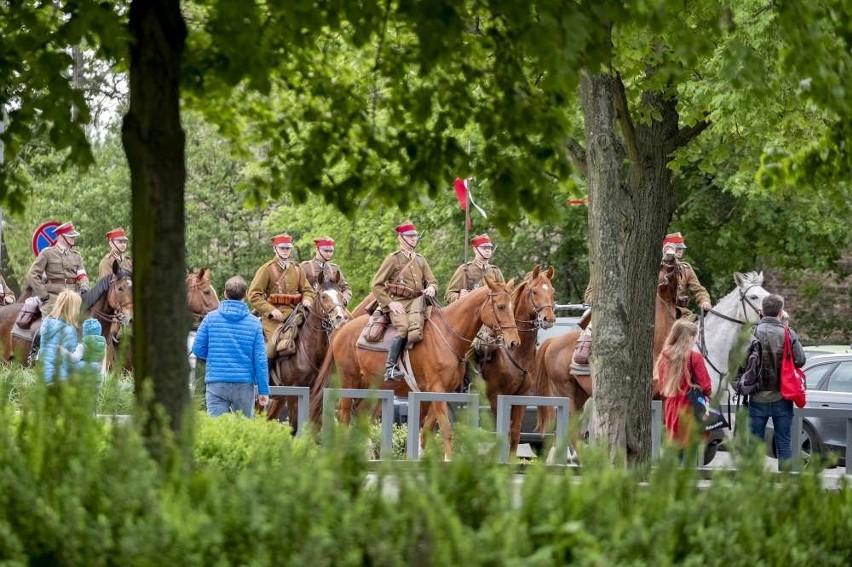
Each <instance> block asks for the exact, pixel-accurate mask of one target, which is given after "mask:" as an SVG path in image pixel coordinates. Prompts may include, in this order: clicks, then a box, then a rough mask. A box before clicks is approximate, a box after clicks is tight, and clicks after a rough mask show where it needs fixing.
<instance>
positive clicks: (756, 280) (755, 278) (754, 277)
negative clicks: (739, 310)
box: [740, 272, 763, 285]
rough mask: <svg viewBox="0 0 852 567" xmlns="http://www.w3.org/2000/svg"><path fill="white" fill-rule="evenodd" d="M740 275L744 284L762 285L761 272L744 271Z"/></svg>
mask: <svg viewBox="0 0 852 567" xmlns="http://www.w3.org/2000/svg"><path fill="white" fill-rule="evenodd" d="M740 276H742V280H743V283H744V284H746V285H763V272H746V273H744V274H740Z"/></svg>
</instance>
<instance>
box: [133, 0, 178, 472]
mask: <svg viewBox="0 0 852 567" xmlns="http://www.w3.org/2000/svg"><path fill="white" fill-rule="evenodd" d="M130 34H131V43H130V108H129V110H128V112H127V115H126V116H125V117H124V123H123V126H122V142H123V144H124V150H125V153H126V155H127V161H128V164H129V166H130V173H131V181H130V185H131V191H132V204H133V213H132V219H133V260H134V262H133V279H134V284H135V285H134V291H133V303H134V321H133V331H134V332H133V334H134V371H135V375H136V393H137V399H139V400H141V401H142V403H143V404H145V405H146V406H147V407H146V409H147V410H148V411H147V412H146V414H145V415H146V417H145V420H146V421H145V426H144V431H145V434H146V437H147V439H148V442H149V449H150V450H151V451H152V453H153V454H154V455H155V456H159V455H160V452H161V449H162V435H163V434H164V433H165V432H166V431H167V430H168V429H171V430H173V431H176V432H177V431H180V429H181V424H182V416H183V412H184V411H185V410H186V409H187V407H188V401H189V390H188V387H187V376H188V375H189V363H188V360H187V353H186V336H187V333H188V332H189V327H190V321H189V314H188V311H187V307H186V283H185V280H184V278H185V273H184V272H185V265H186V261H185V235H184V231H185V216H184V184H185V181H186V167H185V158H184V142H185V137H184V132H183V129H182V128H181V119H180V89H179V80H180V60H181V56H182V54H183V50H184V44H185V41H186V24H185V22H184V20H183V16H182V14H181V12H180V2H179V0H133V2H132V3H131V6H130ZM149 385H150V390H149V389H148V386H149ZM157 406H160V407H161V408H162V410H164V411H162V410H158V407H157Z"/></svg>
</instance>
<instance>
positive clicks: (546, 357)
mask: <svg viewBox="0 0 852 567" xmlns="http://www.w3.org/2000/svg"><path fill="white" fill-rule="evenodd" d="M661 275H662V277H661V279H660V281H659V282H658V283H657V297H656V302H657V306H656V310H655V312H654V346H653V353H652V356H653V360H656V359H657V355H658V354H659V353H660V351H661V350H662V348H663V343H664V342H665V339H666V335H668V334H669V331H670V330H671V328H672V325H673V324H674V321H675V318H676V314H677V313H676V307H675V300H676V299H677V272H676V270H675V268H674V266H671V267H668V266H666V267H664V269H663V270H661ZM581 332H582V331H580V330H576V331H571V332H570V333H566V334H564V335H561V336H559V337H553V338H550V339H547V340H546V341H544V342H543V343H542V344H541V346H540V347H539V349H538V352H537V353H536V358H535V370H534V373H533V377H534V380H535V391H536V393H537V394H538V395H539V396H559V397H567V398H569V399H570V402H569V404H568V409H569V415H571V416H572V418H573V417H577V416H578V415H579V413H580V412H581V411H582V409H583V406H585V405H586V402H587V401H588V399H589V397H590V396H591V395H592V377H591V376H587V375H576V374H574V373H572V372H571V370H570V369H571V359H572V357H573V356H574V348H575V347H576V346H577V339H579V338H580V333H581ZM553 416H554V410H553V408H548V407H541V408H539V411H538V424H537V428H538V429H539V431H546V430H547V429H548V427H549V424H550V423H552V422H553Z"/></svg>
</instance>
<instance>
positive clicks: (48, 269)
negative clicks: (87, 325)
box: [22, 221, 89, 357]
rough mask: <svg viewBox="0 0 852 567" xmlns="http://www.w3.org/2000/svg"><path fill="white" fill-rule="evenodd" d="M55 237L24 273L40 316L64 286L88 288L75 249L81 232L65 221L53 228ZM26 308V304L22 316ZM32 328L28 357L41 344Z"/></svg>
mask: <svg viewBox="0 0 852 567" xmlns="http://www.w3.org/2000/svg"><path fill="white" fill-rule="evenodd" d="M54 236H55V237H56V242H55V243H54V244H53V246H50V247H48V248H45V249H44V250H42V251H41V252H40V253H39V255H38V256H37V257H36V259H35V262H33V265H32V266H30V270H29V272H28V273H27V281H28V282H29V284H30V286H31V287H32V288H33V297H35V298H36V300H37V302H38V308H39V309H40V310H41V314H42V316H46V315H47V314H49V313H50V311H51V309H53V304H54V303H55V302H56V298H57V296H58V295H59V294H60V293H61V292H63V291H65V290H66V289H67V290H71V291H77V292H79V293H86V292H87V291H89V276H88V275H87V274H86V268H85V267H84V266H83V257H82V256H80V253H79V252H77V251H76V250H74V246H75V245H76V243H77V237H78V236H80V233H79V232H77V231H76V230H75V229H74V225H73V224H72V223H71V222H70V221H68V222H64V223H62V224H60V225H59V226H57V227H56V230H55V231H54ZM26 310H27V307H26V306H25V307H24V309H23V310H22V315H23V314H24V312H25V311H26ZM32 329H33V339H32V350H31V352H30V356H31V357H33V356H34V355H35V353H36V352H38V349H39V346H40V343H41V341H40V335H39V334H38V333H37V332H36V330H37V326H34V327H32Z"/></svg>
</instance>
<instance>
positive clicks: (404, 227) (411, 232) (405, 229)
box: [396, 220, 417, 236]
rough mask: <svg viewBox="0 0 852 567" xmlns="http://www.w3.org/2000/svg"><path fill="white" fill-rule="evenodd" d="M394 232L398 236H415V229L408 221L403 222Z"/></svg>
mask: <svg viewBox="0 0 852 567" xmlns="http://www.w3.org/2000/svg"><path fill="white" fill-rule="evenodd" d="M396 232H397V234H399V235H400V236H417V227H415V226H414V223H413V222H411V221H410V220H407V221H403V222H402V224H401V225H399V226H398V227H396Z"/></svg>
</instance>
